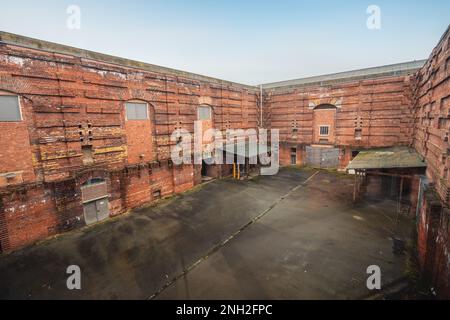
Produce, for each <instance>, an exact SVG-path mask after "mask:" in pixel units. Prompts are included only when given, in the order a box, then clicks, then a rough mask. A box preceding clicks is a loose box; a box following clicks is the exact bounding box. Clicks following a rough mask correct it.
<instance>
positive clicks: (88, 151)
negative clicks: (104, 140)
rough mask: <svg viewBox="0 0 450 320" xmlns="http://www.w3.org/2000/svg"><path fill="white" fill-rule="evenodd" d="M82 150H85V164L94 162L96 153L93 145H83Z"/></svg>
mask: <svg viewBox="0 0 450 320" xmlns="http://www.w3.org/2000/svg"><path fill="white" fill-rule="evenodd" d="M81 151H82V152H83V164H84V165H91V164H94V153H93V151H92V146H82V147H81Z"/></svg>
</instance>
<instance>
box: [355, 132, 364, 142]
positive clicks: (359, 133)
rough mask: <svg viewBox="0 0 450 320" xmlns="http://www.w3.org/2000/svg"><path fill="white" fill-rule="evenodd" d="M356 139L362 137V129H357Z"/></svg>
mask: <svg viewBox="0 0 450 320" xmlns="http://www.w3.org/2000/svg"><path fill="white" fill-rule="evenodd" d="M355 139H356V140H361V139H362V129H355Z"/></svg>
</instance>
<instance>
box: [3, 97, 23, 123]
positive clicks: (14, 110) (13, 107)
mask: <svg viewBox="0 0 450 320" xmlns="http://www.w3.org/2000/svg"><path fill="white" fill-rule="evenodd" d="M21 120H22V117H21V115H20V106H19V97H18V96H0V121H9V122H15V121H21Z"/></svg>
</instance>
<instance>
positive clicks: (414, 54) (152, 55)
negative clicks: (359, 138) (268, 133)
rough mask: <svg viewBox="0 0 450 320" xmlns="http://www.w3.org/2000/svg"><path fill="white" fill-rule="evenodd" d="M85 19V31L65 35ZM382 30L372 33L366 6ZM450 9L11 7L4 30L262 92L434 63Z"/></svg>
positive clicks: (212, 0) (322, 4)
mask: <svg viewBox="0 0 450 320" xmlns="http://www.w3.org/2000/svg"><path fill="white" fill-rule="evenodd" d="M71 4H75V5H78V6H79V7H80V9H81V30H69V29H68V28H67V27H66V21H67V18H68V14H67V13H66V10H67V7H68V6H69V5H71ZM372 4H374V5H378V6H379V7H380V8H381V23H382V25H381V29H380V30H377V31H373V30H369V29H368V28H367V27H366V21H367V18H368V16H369V15H368V14H367V13H366V9H367V7H368V6H369V5H372ZM449 23H450V1H449V0H428V1H425V0H423V1H417V0H389V1H388V0H369V1H365V0H340V1H338V0H330V1H325V0H315V1H300V0H298V1H291V0H286V1H282V0H280V1H275V0H272V1H264V0H241V1H237V0H147V1H144V0H142V1H138V0H135V1H133V0H128V1H118V0H97V1H88V0H70V1H65V0H41V1H35V0H28V1H25V0H24V1H22V0H14V1H5V2H2V7H1V10H0V30H2V31H8V32H13V33H18V34H21V35H26V36H30V37H35V38H39V39H43V40H49V41H54V42H58V43H62V44H67V45H72V46H75V47H80V48H84V49H89V50H94V51H98V52H102V53H108V54H112V55H117V56H121V57H125V58H130V59H136V60H140V61H144V62H148V63H153V64H157V65H162V66H166V67H172V68H177V69H181V70H185V71H191V72H195V73H199V74H205V75H209V76H214V77H218V78H222V79H226V80H231V81H236V82H241V83H247V84H259V83H266V82H273V81H279V80H288V79H295V78H300V77H306V76H313V75H319V74H326V73H332V72H339V71H346V70H352V69H358V68H364V67H370V66H378V65H384V64H391V63H398V62H405V61H410V60H418V59H424V58H427V57H428V55H429V54H430V53H431V50H432V49H433V47H434V46H435V45H436V44H437V42H438V40H439V38H440V37H441V35H442V34H443V32H444V31H445V29H446V28H447V26H448V24H449Z"/></svg>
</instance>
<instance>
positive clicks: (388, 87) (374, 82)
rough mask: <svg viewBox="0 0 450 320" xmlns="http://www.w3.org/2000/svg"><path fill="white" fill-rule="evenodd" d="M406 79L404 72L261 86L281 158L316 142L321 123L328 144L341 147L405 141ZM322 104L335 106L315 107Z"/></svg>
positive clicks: (408, 135)
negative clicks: (327, 131) (326, 131)
mask: <svg viewBox="0 0 450 320" xmlns="http://www.w3.org/2000/svg"><path fill="white" fill-rule="evenodd" d="M411 78H412V75H409V74H405V75H399V76H388V77H380V78H375V79H363V80H357V81H352V80H347V81H345V82H342V83H339V81H337V82H335V83H334V84H326V85H320V84H306V85H300V86H291V87H279V88H273V89H267V90H266V92H265V93H266V103H265V108H266V109H267V114H266V117H265V121H266V123H267V126H269V127H271V128H276V129H279V130H280V140H281V141H282V142H283V143H284V146H282V150H281V151H280V152H281V154H282V161H281V163H282V164H290V150H289V149H290V148H291V147H296V146H298V145H303V146H304V145H311V144H317V143H319V135H318V126H319V125H321V124H324V125H330V135H329V137H328V139H329V144H331V145H334V146H338V147H340V148H342V149H345V150H346V152H347V150H348V151H351V149H352V148H353V149H355V150H360V149H364V148H373V147H387V146H389V147H390V146H396V145H409V144H411V142H412V133H413V130H412V127H413V120H414V115H413V110H412V101H411V89H410V85H411ZM328 104H329V105H333V106H336V109H335V110H317V109H315V108H316V107H318V106H321V105H328ZM356 130H361V139H356V138H355V134H356V132H355V131H356ZM283 148H286V150H283ZM346 154H347V153H346ZM346 154H343V155H342V156H341V164H340V167H341V168H345V166H346V165H347V164H348V161H349V160H350V156H348V155H346ZM350 155H351V153H350ZM298 158H301V157H298Z"/></svg>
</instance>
